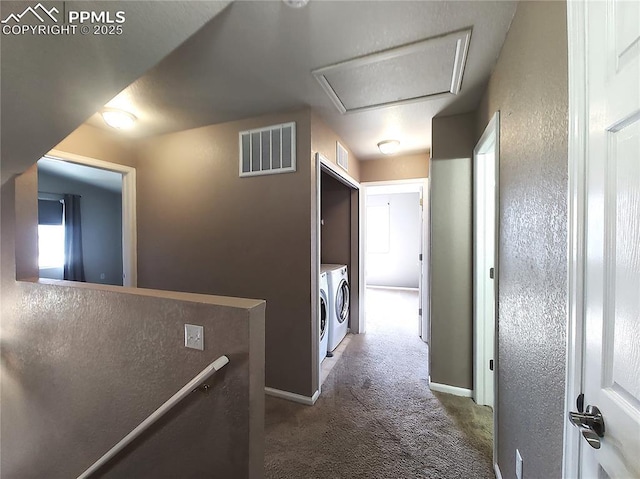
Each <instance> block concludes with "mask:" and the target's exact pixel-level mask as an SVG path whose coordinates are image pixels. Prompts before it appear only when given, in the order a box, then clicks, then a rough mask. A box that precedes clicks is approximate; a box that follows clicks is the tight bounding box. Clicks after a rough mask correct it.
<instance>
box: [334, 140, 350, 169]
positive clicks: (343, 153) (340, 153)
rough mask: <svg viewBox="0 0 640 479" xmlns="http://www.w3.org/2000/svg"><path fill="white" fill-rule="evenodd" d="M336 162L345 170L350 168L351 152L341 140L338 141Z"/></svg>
mask: <svg viewBox="0 0 640 479" xmlns="http://www.w3.org/2000/svg"><path fill="white" fill-rule="evenodd" d="M336 162H337V163H338V166H341V167H342V169H343V170H345V171H348V170H349V152H348V151H347V149H346V148H345V147H344V146H342V145H341V144H340V142H339V141H336Z"/></svg>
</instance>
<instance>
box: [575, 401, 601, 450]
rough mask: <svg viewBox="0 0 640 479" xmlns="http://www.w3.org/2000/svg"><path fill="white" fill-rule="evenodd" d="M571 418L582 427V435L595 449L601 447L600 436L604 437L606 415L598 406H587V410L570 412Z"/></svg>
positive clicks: (576, 424)
mask: <svg viewBox="0 0 640 479" xmlns="http://www.w3.org/2000/svg"><path fill="white" fill-rule="evenodd" d="M569 420H570V421H571V423H572V424H573V425H574V426H576V427H577V428H578V429H580V432H582V437H584V438H585V440H586V441H587V442H588V443H589V445H590V446H591V447H593V448H594V449H600V438H601V437H604V431H605V427H604V417H603V416H602V413H601V412H600V409H598V408H597V407H596V406H587V410H586V411H585V412H573V411H572V412H570V413H569Z"/></svg>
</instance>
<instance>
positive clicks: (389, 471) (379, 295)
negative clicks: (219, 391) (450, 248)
mask: <svg viewBox="0 0 640 479" xmlns="http://www.w3.org/2000/svg"><path fill="white" fill-rule="evenodd" d="M414 296H415V298H417V293H415V294H413V295H412V293H411V292H400V291H389V290H377V289H376V290H374V289H368V290H367V305H366V306H367V320H368V323H367V333H366V334H360V335H353V336H352V337H351V340H350V342H349V344H348V346H347V348H346V349H345V351H344V352H343V354H342V357H341V359H340V361H339V362H337V363H336V364H335V366H334V367H333V369H332V371H331V372H330V374H329V376H328V377H327V379H326V380H325V382H324V384H323V386H322V394H321V396H320V398H319V399H318V401H317V402H316V404H315V405H314V406H304V405H300V404H296V403H292V402H289V401H285V400H281V399H277V398H273V397H269V396H268V397H267V400H266V418H265V426H266V451H265V476H266V477H267V478H268V479H314V478H318V479H320V478H322V479H333V478H348V479H351V478H363V479H364V478H380V479H383V478H393V479H405V478H406V479H409V478H456V479H458V478H493V477H495V476H494V474H493V470H492V466H491V447H492V446H491V428H492V425H491V417H492V413H491V409H489V408H484V407H478V406H476V405H475V404H474V403H473V401H471V400H470V399H465V398H456V397H450V396H449V395H446V394H445V395H441V394H438V395H434V394H433V393H432V392H431V391H430V390H429V387H428V379H427V378H428V364H427V359H428V354H427V345H426V344H425V343H424V342H422V341H421V340H420V338H419V337H418V326H417V325H418V321H417V314H416V311H417V299H414ZM487 431H488V432H489V435H488V436H487Z"/></svg>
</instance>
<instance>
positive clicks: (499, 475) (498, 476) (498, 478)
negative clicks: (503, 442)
mask: <svg viewBox="0 0 640 479" xmlns="http://www.w3.org/2000/svg"><path fill="white" fill-rule="evenodd" d="M493 471H494V472H495V473H496V479H502V473H501V472H500V466H498V464H497V463H496V464H494V465H493Z"/></svg>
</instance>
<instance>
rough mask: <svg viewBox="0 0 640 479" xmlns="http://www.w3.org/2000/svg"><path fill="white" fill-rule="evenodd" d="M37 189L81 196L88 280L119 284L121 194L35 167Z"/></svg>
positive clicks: (120, 262)
mask: <svg viewBox="0 0 640 479" xmlns="http://www.w3.org/2000/svg"><path fill="white" fill-rule="evenodd" d="M38 191H46V192H49V193H60V194H65V193H68V194H74V195H80V196H82V198H81V199H80V210H81V214H82V252H83V255H84V272H85V276H86V279H87V282H88V283H98V284H113V285H120V286H122V195H121V194H120V193H115V192H113V191H109V190H106V189H103V188H98V187H97V186H94V185H90V184H88V183H83V182H80V181H75V180H71V179H69V178H64V177H62V176H58V175H54V174H51V173H48V172H45V171H38ZM103 274H104V278H102V277H101V276H102V275H103ZM42 277H51V276H48V275H44V274H43V275H42Z"/></svg>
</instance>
